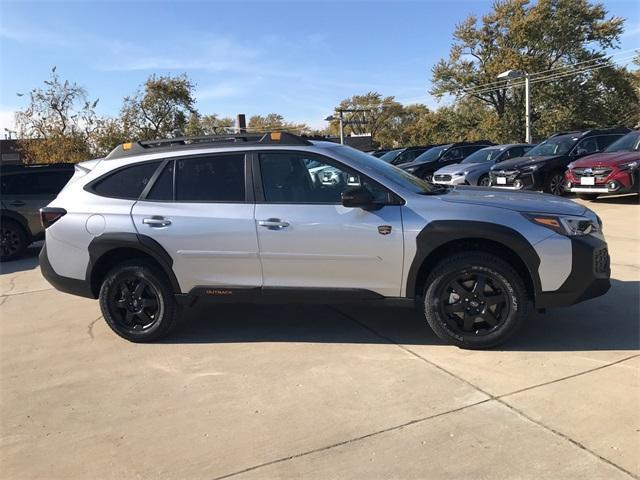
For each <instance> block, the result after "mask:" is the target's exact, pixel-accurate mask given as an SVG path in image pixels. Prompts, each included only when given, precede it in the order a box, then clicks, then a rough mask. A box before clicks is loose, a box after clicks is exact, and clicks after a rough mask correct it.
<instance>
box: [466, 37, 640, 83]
mask: <svg viewBox="0 0 640 480" xmlns="http://www.w3.org/2000/svg"><path fill="white" fill-rule="evenodd" d="M630 52H634V54H633V56H635V54H636V53H638V52H640V50H638V49H637V48H630V49H628V50H621V51H619V52H616V53H614V54H611V55H609V56H603V57H598V58H592V59H590V60H583V61H581V62H577V63H573V64H571V65H563V66H558V67H553V68H550V69H548V70H540V71H539V72H534V73H531V74H529V78H530V79H533V78H535V77H537V76H540V75H543V74H546V73H549V72H555V73H560V72H559V71H560V70H567V69H575V67H576V66H578V65H584V64H587V63H594V62H609V61H611V60H612V59H613V58H614V57H619V56H621V55H625V56H627V57H628V56H629V55H628V54H629V53H630ZM618 60H621V59H618ZM585 66H587V65H585ZM581 68H582V67H581ZM504 82H505V80H496V81H493V82H488V83H484V84H482V85H477V86H475V87H470V88H468V89H465V92H464V93H471V91H472V90H476V89H485V88H487V87H490V86H493V85H499V84H503V83H504Z"/></svg>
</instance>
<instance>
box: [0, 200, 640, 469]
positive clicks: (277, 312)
mask: <svg viewBox="0 0 640 480" xmlns="http://www.w3.org/2000/svg"><path fill="white" fill-rule="evenodd" d="M588 205H589V206H590V207H591V208H593V209H594V210H595V211H596V212H597V213H598V214H599V215H600V216H601V217H602V218H603V220H604V222H605V235H606V237H607V240H608V242H609V247H610V251H611V255H612V263H613V265H612V270H613V272H612V277H613V279H612V289H611V291H610V292H609V293H608V294H607V295H606V296H604V297H601V298H598V299H595V300H592V301H589V302H586V303H583V304H580V305H576V306H574V307H569V308H564V309H558V310H553V311H549V312H547V313H546V314H544V315H542V314H536V315H535V316H534V317H533V318H531V319H530V321H529V322H528V324H527V325H526V326H525V328H523V329H522V330H521V332H520V333H519V335H518V337H517V338H515V339H514V340H512V341H511V343H510V344H509V345H508V346H507V347H505V348H502V349H499V350H492V351H465V350H460V349H457V348H455V347H450V346H446V345H443V344H441V343H440V341H439V340H438V339H437V338H436V337H435V335H434V334H433V333H432V332H431V331H430V330H429V329H428V327H427V325H426V323H425V322H424V321H423V319H422V317H421V315H420V314H418V313H415V312H412V311H409V310H405V309H395V308H390V307H384V308H371V307H369V308H362V307H352V306H349V307H345V306H339V307H332V306H317V307H309V306H274V305H270V306H260V305H253V306H249V305H247V306H224V307H216V308H211V306H209V305H206V304H200V305H199V306H197V307H196V308H194V309H193V310H191V311H189V312H188V315H187V317H186V319H185V323H184V325H183V327H182V328H181V329H180V331H179V332H178V333H177V334H176V335H175V336H173V337H172V338H170V339H169V340H167V341H165V342H163V343H158V344H150V345H136V344H131V343H127V342H126V341H124V340H121V339H120V338H118V337H117V336H116V335H114V334H113V333H112V332H111V331H110V330H109V329H108V327H107V326H106V324H105V323H104V321H103V320H102V318H101V316H100V312H99V308H98V304H97V302H95V301H92V300H87V299H82V298H78V297H73V296H69V295H65V294H62V293H59V292H57V291H56V290H53V289H52V288H51V287H50V285H49V284H47V283H46V282H45V281H44V279H43V278H42V277H41V275H40V272H39V269H38V267H37V248H35V247H34V248H32V249H30V250H31V251H30V253H29V255H28V256H27V258H24V259H21V260H18V261H15V262H10V263H7V264H5V265H3V266H2V275H0V289H1V290H0V291H1V294H2V296H1V297H0V305H1V306H0V317H1V318H0V349H1V364H0V365H1V379H0V386H1V391H0V392H1V393H0V400H1V407H2V409H1V416H2V424H1V430H2V431H1V434H2V441H1V447H0V448H1V457H0V459H1V463H0V472H1V473H0V476H2V477H3V478H161V477H162V478H203V479H214V478H226V477H237V478H302V477H304V478H318V479H329V478H366V479H371V478H403V479H404V478H431V479H433V478H469V479H481V478H491V479H495V478H535V479H539V478H554V479H556V478H580V479H583V478H603V479H615V478H629V477H635V478H638V476H639V475H640V467H639V460H638V459H639V456H640V351H639V346H640V340H639V339H640V336H639V317H640V312H639V309H640V208H639V206H638V197H637V196H631V197H629V196H627V197H617V198H615V197H614V198H609V199H601V200H599V201H597V202H591V203H589V204H588Z"/></svg>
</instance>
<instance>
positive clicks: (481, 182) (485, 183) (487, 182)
mask: <svg viewBox="0 0 640 480" xmlns="http://www.w3.org/2000/svg"><path fill="white" fill-rule="evenodd" d="M478 186H479V187H489V186H491V179H490V178H489V175H486V174H485V175H482V176H481V177H480V178H479V179H478Z"/></svg>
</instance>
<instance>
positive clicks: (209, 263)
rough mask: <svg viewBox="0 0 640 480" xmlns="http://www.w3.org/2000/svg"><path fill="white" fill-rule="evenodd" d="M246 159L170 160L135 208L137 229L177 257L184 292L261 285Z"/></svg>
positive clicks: (225, 156) (222, 156)
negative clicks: (201, 288) (208, 288)
mask: <svg viewBox="0 0 640 480" xmlns="http://www.w3.org/2000/svg"><path fill="white" fill-rule="evenodd" d="M245 163H246V162H245V155H244V153H240V154H238V153H232V154H229V153H227V154H215V155H213V154H212V155H205V156H201V157H190V158H185V159H177V160H175V161H173V160H172V161H170V162H169V163H168V164H167V165H166V166H165V168H164V170H163V171H162V173H161V174H160V176H159V177H158V179H157V180H156V181H155V183H154V185H153V186H152V188H151V189H150V191H149V192H148V193H147V194H146V198H145V199H144V200H139V201H138V202H136V204H135V205H134V207H133V209H132V217H133V222H134V224H135V227H136V230H137V231H138V232H139V233H140V234H143V235H147V236H149V237H151V238H153V239H154V240H155V241H157V242H158V243H160V245H162V247H164V249H165V250H166V251H167V252H168V253H169V255H170V256H171V257H172V258H173V262H174V264H173V269H174V272H175V274H176V277H177V278H178V282H179V283H180V287H181V289H182V291H183V292H185V293H186V292H189V291H190V290H191V289H192V288H194V287H197V286H216V285H219V286H241V287H247V286H248V287H259V286H260V285H261V284H262V277H261V273H260V261H259V259H258V241H257V234H256V228H255V222H254V217H253V210H254V204H253V200H251V194H249V195H248V192H250V190H251V189H250V188H247V181H246V178H245V168H246V165H245ZM174 175H175V178H174ZM174 185H175V188H174Z"/></svg>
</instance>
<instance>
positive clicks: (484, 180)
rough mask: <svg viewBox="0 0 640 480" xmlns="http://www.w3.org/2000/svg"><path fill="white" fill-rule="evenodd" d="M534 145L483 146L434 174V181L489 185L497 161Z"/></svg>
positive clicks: (515, 155) (514, 155)
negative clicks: (491, 170)
mask: <svg viewBox="0 0 640 480" xmlns="http://www.w3.org/2000/svg"><path fill="white" fill-rule="evenodd" d="M531 148H533V145H529V144H527V143H510V144H506V145H496V146H492V147H487V148H483V149H481V150H478V151H477V152H474V153H472V154H471V155H469V156H468V157H467V158H465V159H464V160H463V161H462V162H460V163H454V164H452V165H447V166H446V167H442V168H441V169H439V170H437V171H436V172H435V173H434V175H433V183H440V184H443V185H478V186H485V187H488V186H489V184H490V180H489V169H491V167H492V166H493V165H495V164H496V163H499V162H502V161H504V160H508V159H510V158H515V157H520V156H522V155H524V154H525V153H526V152H527V151H529V149H531Z"/></svg>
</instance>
